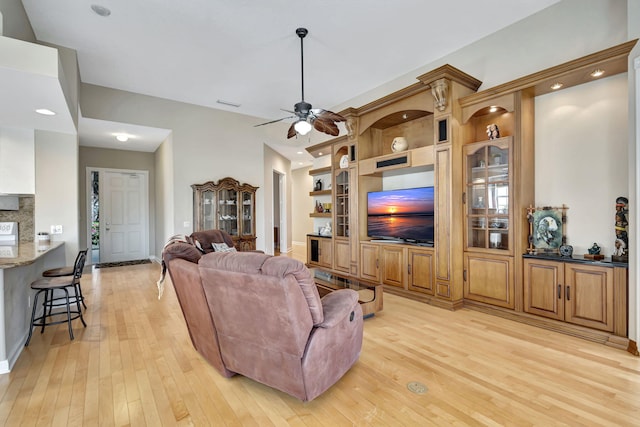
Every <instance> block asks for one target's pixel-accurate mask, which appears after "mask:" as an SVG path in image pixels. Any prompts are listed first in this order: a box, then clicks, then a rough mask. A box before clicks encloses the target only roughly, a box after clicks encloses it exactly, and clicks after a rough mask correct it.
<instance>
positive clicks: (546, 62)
mask: <svg viewBox="0 0 640 427" xmlns="http://www.w3.org/2000/svg"><path fill="white" fill-rule="evenodd" d="M634 1H637V0H634ZM425 25H428V23H425ZM487 25H491V24H490V23H487ZM627 40H628V39H627V2H626V1H619V0H563V1H561V2H559V3H557V4H555V5H553V6H551V7H548V8H547V9H543V10H542V11H540V12H538V13H537V14H534V15H532V16H530V17H528V18H526V19H523V20H522V21H519V22H516V23H515V24H513V25H510V26H509V27H506V28H504V29H502V30H500V31H497V32H495V33H493V34H490V35H489V36H487V37H485V38H483V39H481V40H479V41H477V42H475V43H472V44H470V45H468V46H465V47H463V48H462V49H459V50H457V51H456V52H453V53H452V54H450V55H446V56H444V57H442V58H440V59H439V60H437V61H433V62H431V63H428V64H425V65H424V66H422V67H420V68H418V69H416V70H413V71H409V72H407V73H406V74H404V75H402V76H400V77H398V78H397V79H395V80H392V81H390V82H387V83H385V84H384V85H381V86H380V87H378V88H375V89H372V90H371V91H368V92H365V93H363V94H362V95H360V96H358V97H356V98H353V99H350V100H347V101H345V102H343V103H341V104H339V105H338V106H334V108H332V110H333V111H340V110H342V109H344V108H347V107H359V106H361V105H364V104H366V103H368V102H371V101H373V100H375V99H377V98H380V97H382V96H385V95H388V94H389V93H391V92H393V91H395V90H398V89H401V88H403V87H405V86H408V85H410V84H413V83H416V82H417V80H416V77H417V76H419V75H421V74H423V73H426V72H428V71H431V70H433V69H434V68H437V67H439V66H441V65H443V64H450V65H452V66H454V67H456V68H458V69H460V70H462V71H464V72H465V73H468V74H470V75H472V76H473V77H475V78H477V79H479V80H481V81H482V82H483V83H482V86H481V87H480V90H484V89H487V88H490V87H493V86H496V85H498V84H502V83H506V82H508V81H511V80H514V79H517V78H519V77H523V76H526V75H528V74H531V73H535V72H537V71H540V70H543V69H545V68H549V67H552V66H555V65H558V64H561V63H563V62H567V61H569V60H572V59H576V58H580V57H582V56H585V55H588V54H590V53H593V52H596V51H599V50H602V49H606V48H609V47H611V46H614V45H617V44H620V43H623V42H625V41H627ZM426 43H437V41H427V42H426Z"/></svg>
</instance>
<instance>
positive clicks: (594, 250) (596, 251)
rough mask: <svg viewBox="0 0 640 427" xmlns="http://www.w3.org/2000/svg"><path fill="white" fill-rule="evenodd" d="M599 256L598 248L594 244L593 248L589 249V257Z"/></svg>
mask: <svg viewBox="0 0 640 427" xmlns="http://www.w3.org/2000/svg"><path fill="white" fill-rule="evenodd" d="M599 254H600V246H598V244H597V243H594V244H593V246H591V247H590V248H589V255H599Z"/></svg>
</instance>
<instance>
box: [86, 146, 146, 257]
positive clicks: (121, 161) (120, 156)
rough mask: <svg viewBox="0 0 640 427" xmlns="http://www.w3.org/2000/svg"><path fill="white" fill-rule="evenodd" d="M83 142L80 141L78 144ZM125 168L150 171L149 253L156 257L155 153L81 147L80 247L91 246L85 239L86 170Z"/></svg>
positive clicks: (87, 238) (87, 237) (87, 239)
mask: <svg viewBox="0 0 640 427" xmlns="http://www.w3.org/2000/svg"><path fill="white" fill-rule="evenodd" d="M81 143H82V141H81ZM90 168H105V169H127V170H139V171H148V172H149V207H148V211H149V254H155V247H156V242H155V228H156V225H155V224H156V214H155V211H156V210H155V206H156V197H155V193H156V191H155V189H156V182H155V180H156V178H155V154H154V153H143V152H140V151H122V150H111V149H107V148H96V147H80V153H79V168H78V182H79V188H80V191H79V199H78V206H79V209H78V210H79V212H80V222H79V229H80V246H81V247H90V246H89V241H90V240H89V238H90V236H88V229H87V227H88V225H87V221H88V217H87V215H88V211H87V209H88V208H87V169H90Z"/></svg>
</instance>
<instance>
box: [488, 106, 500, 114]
mask: <svg viewBox="0 0 640 427" xmlns="http://www.w3.org/2000/svg"><path fill="white" fill-rule="evenodd" d="M496 111H498V107H496V106H495V105H492V106H491V107H489V112H490V113H495V112H496Z"/></svg>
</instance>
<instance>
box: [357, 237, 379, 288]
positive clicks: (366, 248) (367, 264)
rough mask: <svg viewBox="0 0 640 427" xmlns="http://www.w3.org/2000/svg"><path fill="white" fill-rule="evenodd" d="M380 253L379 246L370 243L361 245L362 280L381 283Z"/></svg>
mask: <svg viewBox="0 0 640 427" xmlns="http://www.w3.org/2000/svg"><path fill="white" fill-rule="evenodd" d="M378 252H379V246H378V245H371V244H368V243H362V244H361V245H360V278H362V279H367V280H371V281H373V282H379V281H380V270H379V268H378V267H379V265H380V264H379V263H380V262H379V260H378Z"/></svg>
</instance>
